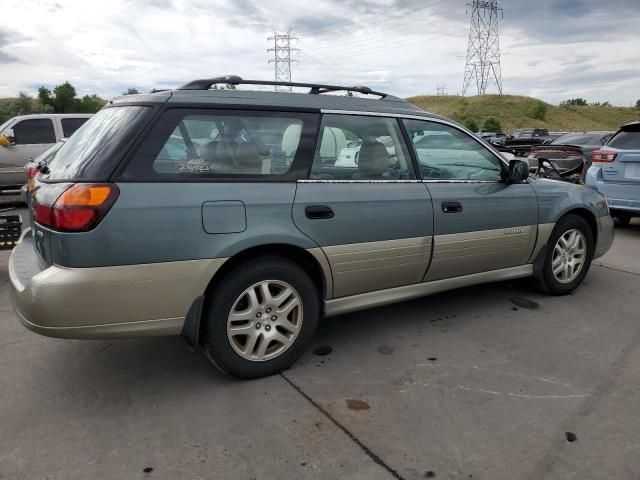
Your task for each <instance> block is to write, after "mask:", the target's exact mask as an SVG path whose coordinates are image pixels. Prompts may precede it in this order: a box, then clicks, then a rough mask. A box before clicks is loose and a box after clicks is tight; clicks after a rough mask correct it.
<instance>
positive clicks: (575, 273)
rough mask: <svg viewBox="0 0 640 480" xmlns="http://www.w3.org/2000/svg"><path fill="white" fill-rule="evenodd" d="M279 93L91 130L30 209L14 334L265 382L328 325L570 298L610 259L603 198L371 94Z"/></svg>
mask: <svg viewBox="0 0 640 480" xmlns="http://www.w3.org/2000/svg"><path fill="white" fill-rule="evenodd" d="M217 84H234V85H240V86H244V88H245V89H234V90H227V89H212V87H213V86H215V85H217ZM248 85H257V86H258V88H262V89H263V90H257V91H252V90H249V89H246V88H247V87H246V86H248ZM265 85H268V86H273V85H274V82H266V81H255V80H242V79H241V78H240V77H236V76H228V77H219V78H212V79H205V80H196V81H193V82H190V83H188V84H186V85H184V86H183V87H181V88H178V89H176V90H173V91H159V92H155V93H151V94H144V95H127V96H124V97H120V98H116V99H114V100H113V101H111V102H109V103H108V104H107V105H106V106H105V108H103V109H102V110H101V111H100V112H98V113H97V114H96V115H95V116H94V117H93V118H91V119H90V120H89V121H88V122H87V123H85V124H84V125H83V126H82V127H80V129H79V130H78V131H77V132H76V133H75V134H74V135H73V136H72V137H71V138H70V139H69V140H68V141H67V142H66V143H65V144H64V145H63V146H62V147H61V148H60V149H59V150H58V151H57V152H56V153H55V155H54V157H53V159H52V160H51V162H50V163H49V164H48V165H45V166H43V167H42V169H41V171H40V173H39V174H38V176H37V178H36V180H35V183H34V185H33V188H32V189H31V191H30V192H29V203H30V209H31V216H32V223H31V228H30V229H28V230H27V231H25V233H24V235H23V237H22V239H21V243H20V244H19V245H18V246H17V247H16V248H15V249H14V251H13V253H12V255H11V260H10V265H9V270H10V279H11V285H12V299H13V306H14V309H15V312H16V315H17V317H18V319H19V320H20V321H21V322H22V323H23V324H24V325H25V326H26V327H27V328H29V329H31V330H33V331H35V332H37V333H40V334H42V335H47V336H52V337H63V338H104V337H127V336H152V335H182V336H184V337H185V338H186V339H187V340H188V341H189V343H190V344H191V345H193V346H194V347H195V348H197V349H201V350H203V351H205V352H207V354H208V356H209V357H210V358H211V359H212V360H213V361H214V362H215V364H216V365H217V366H218V367H219V368H221V369H222V370H224V371H225V372H227V373H230V374H232V375H235V376H238V377H243V378H255V377H260V376H264V375H269V374H273V373H276V372H279V371H281V370H283V369H285V368H287V367H289V366H290V365H291V364H292V363H293V362H295V360H296V359H297V358H298V357H299V356H300V355H301V354H302V353H303V352H304V350H305V349H306V348H307V346H308V345H309V343H310V342H311V340H312V337H313V335H314V331H315V329H316V326H317V325H318V322H319V321H320V319H321V318H322V317H323V316H330V315H339V314H343V313H346V312H351V311H355V310H359V309H364V308H369V307H375V306H378V305H385V304H390V303H393V302H399V301H402V300H406V299H411V298H416V297H420V296H423V295H429V294H433V293H435V292H440V291H443V290H448V289H453V288H459V287H465V286H470V285H475V284H480V283H485V282H494V281H500V280H507V279H514V278H521V277H535V278H537V279H538V280H539V283H540V284H541V285H542V286H543V287H544V288H546V290H547V291H548V292H549V293H550V294H554V295H561V294H566V293H568V292H571V291H572V290H573V289H575V288H576V287H577V286H578V285H579V284H580V283H581V282H582V280H583V279H584V277H585V275H586V274H587V272H588V270H589V265H590V263H591V261H592V260H593V259H594V258H597V257H599V256H601V255H603V254H604V253H605V252H606V251H607V250H608V249H609V247H610V246H611V243H612V241H613V222H612V219H611V216H610V215H609V209H608V206H607V202H606V200H605V198H604V197H603V196H602V195H601V194H600V193H598V192H597V191H596V190H594V189H591V188H587V187H584V186H580V185H573V184H568V183H564V182H557V181H553V180H540V179H535V178H528V168H527V165H526V163H524V162H522V161H519V160H511V161H510V162H508V161H506V160H505V159H504V158H503V157H501V155H500V153H499V152H497V151H496V150H494V149H493V148H492V147H491V146H489V145H488V144H486V143H484V142H482V141H481V140H479V139H477V138H476V137H475V136H474V135H473V134H471V133H470V132H469V131H467V130H465V129H464V128H463V127H461V126H460V125H459V124H457V123H456V122H454V121H451V120H449V119H447V118H443V117H441V116H438V115H433V114H430V113H427V112H425V111H423V110H421V109H419V108H417V107H416V106H414V105H411V104H410V103H407V102H406V101H404V100H402V99H399V98H396V97H393V96H391V95H388V94H385V93H382V92H376V91H373V90H371V89H370V88H367V87H339V86H332V85H316V84H301V83H288V84H286V85H287V86H291V87H295V88H296V89H302V88H304V89H305V90H304V91H302V92H300V93H289V92H270V91H266V90H264V88H265V87H264V86H265ZM278 85H280V84H278ZM340 92H342V94H339V93H340ZM345 92H352V93H353V95H344V93H345ZM344 149H347V150H346V151H344ZM345 152H347V153H348V152H351V153H349V155H351V154H354V155H353V156H354V157H357V160H356V159H354V160H353V161H352V162H338V163H337V164H336V161H337V159H338V157H341V154H342V158H345V156H346V154H347V153H345ZM355 153H357V155H355ZM393 321H394V322H402V319H401V318H393ZM479 328H480V327H479Z"/></svg>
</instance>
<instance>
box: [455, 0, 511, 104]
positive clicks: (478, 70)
mask: <svg viewBox="0 0 640 480" xmlns="http://www.w3.org/2000/svg"><path fill="white" fill-rule="evenodd" d="M467 5H468V6H469V7H471V27H470V28H469V44H468V46H467V61H466V65H465V67H464V85H463V87H462V95H465V94H466V93H467V89H468V88H469V84H470V83H472V82H475V84H476V88H477V89H478V95H484V94H485V93H486V91H487V87H488V86H489V84H495V85H496V87H497V88H498V93H500V95H502V73H501V70H500V35H499V29H498V15H500V16H502V8H500V7H498V0H472V1H471V3H468V4H467Z"/></svg>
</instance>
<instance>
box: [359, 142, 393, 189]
mask: <svg viewBox="0 0 640 480" xmlns="http://www.w3.org/2000/svg"><path fill="white" fill-rule="evenodd" d="M387 170H389V153H388V152H387V149H386V148H385V147H384V145H383V144H381V143H380V142H365V143H363V144H362V147H360V153H359V158H358V171H357V172H356V173H354V174H353V179H354V180H377V179H382V178H383V174H384V173H385V172H386V171H387Z"/></svg>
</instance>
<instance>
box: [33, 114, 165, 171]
mask: <svg viewBox="0 0 640 480" xmlns="http://www.w3.org/2000/svg"><path fill="white" fill-rule="evenodd" d="M151 112H152V108H151V107H142V106H122V107H111V108H105V109H102V110H100V111H99V112H98V113H97V114H95V115H94V116H93V117H92V118H91V119H89V121H87V122H86V123H85V124H84V125H82V126H81V127H80V128H79V129H78V130H77V131H76V132H75V133H74V134H73V135H72V136H71V137H70V138H69V140H67V142H66V143H65V144H64V145H63V146H62V148H60V150H58V152H57V153H56V155H55V157H53V159H52V160H51V162H50V163H49V172H48V173H47V174H46V175H44V176H43V179H44V180H45V181H61V180H62V181H65V180H106V179H107V178H108V177H109V176H110V175H111V173H112V172H113V169H114V168H115V166H116V165H117V163H118V161H119V160H120V158H121V156H122V154H124V152H125V151H126V148H128V146H129V144H130V143H131V142H132V141H133V140H134V138H135V137H136V134H137V133H138V132H140V129H141V128H140V126H141V124H143V123H144V122H145V120H146V119H147V118H148V117H149V116H150V115H151Z"/></svg>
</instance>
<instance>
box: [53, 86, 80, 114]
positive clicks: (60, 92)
mask: <svg viewBox="0 0 640 480" xmlns="http://www.w3.org/2000/svg"><path fill="white" fill-rule="evenodd" d="M79 103H80V101H79V100H78V99H77V98H76V89H75V88H74V87H73V85H71V84H70V83H69V82H64V83H63V84H61V85H58V86H57V87H56V88H54V89H53V108H54V109H55V111H56V113H73V112H75V111H78V108H79Z"/></svg>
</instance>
